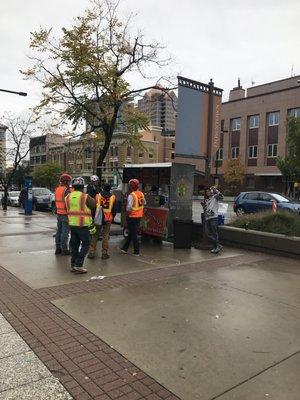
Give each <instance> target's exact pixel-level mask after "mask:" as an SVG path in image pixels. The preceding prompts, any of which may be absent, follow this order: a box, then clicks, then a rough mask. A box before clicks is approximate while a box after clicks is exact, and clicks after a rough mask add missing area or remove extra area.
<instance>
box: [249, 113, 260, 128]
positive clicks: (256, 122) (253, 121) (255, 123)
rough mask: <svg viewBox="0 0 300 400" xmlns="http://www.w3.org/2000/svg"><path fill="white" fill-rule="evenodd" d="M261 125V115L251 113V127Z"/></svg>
mask: <svg viewBox="0 0 300 400" xmlns="http://www.w3.org/2000/svg"><path fill="white" fill-rule="evenodd" d="M258 127H259V115H251V117H250V118H249V128H250V129H253V128H258Z"/></svg>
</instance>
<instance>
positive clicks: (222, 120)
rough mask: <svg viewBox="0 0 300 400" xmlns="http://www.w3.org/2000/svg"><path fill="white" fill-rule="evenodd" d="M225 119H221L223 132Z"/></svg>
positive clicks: (222, 130)
mask: <svg viewBox="0 0 300 400" xmlns="http://www.w3.org/2000/svg"><path fill="white" fill-rule="evenodd" d="M224 123H225V121H224V119H221V132H224Z"/></svg>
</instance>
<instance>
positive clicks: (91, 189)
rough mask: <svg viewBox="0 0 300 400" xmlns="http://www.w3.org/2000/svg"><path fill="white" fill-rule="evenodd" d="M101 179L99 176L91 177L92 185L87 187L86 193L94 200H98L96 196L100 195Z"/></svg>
mask: <svg viewBox="0 0 300 400" xmlns="http://www.w3.org/2000/svg"><path fill="white" fill-rule="evenodd" d="M99 183H100V179H99V177H98V176H97V175H92V176H91V177H90V183H89V184H88V185H87V188H86V192H87V194H88V195H89V196H91V197H92V198H93V199H95V198H96V195H97V194H99V193H100V185H99Z"/></svg>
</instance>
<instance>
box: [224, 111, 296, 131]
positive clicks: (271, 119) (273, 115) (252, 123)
mask: <svg viewBox="0 0 300 400" xmlns="http://www.w3.org/2000/svg"><path fill="white" fill-rule="evenodd" d="M288 116H292V117H300V108H291V109H289V110H288ZM267 121H268V126H276V125H279V111H274V112H270V113H268V114H267ZM248 123H249V128H250V129H253V128H259V123H260V116H259V115H251V116H250V117H249V118H248ZM223 124H224V123H223ZM231 130H232V131H239V130H241V118H240V117H238V118H233V119H231Z"/></svg>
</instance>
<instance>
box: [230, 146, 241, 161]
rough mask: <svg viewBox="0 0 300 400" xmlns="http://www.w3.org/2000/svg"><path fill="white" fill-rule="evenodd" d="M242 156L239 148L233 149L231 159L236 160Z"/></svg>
mask: <svg viewBox="0 0 300 400" xmlns="http://www.w3.org/2000/svg"><path fill="white" fill-rule="evenodd" d="M239 155H240V148H239V147H231V158H232V159H234V160H235V159H236V158H238V157H239Z"/></svg>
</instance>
